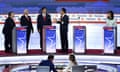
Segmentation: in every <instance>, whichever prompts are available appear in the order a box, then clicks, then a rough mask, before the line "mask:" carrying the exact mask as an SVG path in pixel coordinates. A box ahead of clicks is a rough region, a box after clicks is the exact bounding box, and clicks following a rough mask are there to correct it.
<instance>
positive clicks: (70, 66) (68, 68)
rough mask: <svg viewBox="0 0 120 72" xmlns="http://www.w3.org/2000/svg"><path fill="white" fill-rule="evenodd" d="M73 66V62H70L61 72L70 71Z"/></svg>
mask: <svg viewBox="0 0 120 72" xmlns="http://www.w3.org/2000/svg"><path fill="white" fill-rule="evenodd" d="M73 66H76V64H74V63H73V62H71V61H70V62H69V64H68V66H67V67H66V68H65V69H64V70H63V72H68V71H72V67H73Z"/></svg>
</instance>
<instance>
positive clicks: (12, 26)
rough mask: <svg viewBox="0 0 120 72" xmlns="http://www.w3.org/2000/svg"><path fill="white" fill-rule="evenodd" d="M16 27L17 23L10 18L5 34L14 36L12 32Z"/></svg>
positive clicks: (6, 24) (4, 28)
mask: <svg viewBox="0 0 120 72" xmlns="http://www.w3.org/2000/svg"><path fill="white" fill-rule="evenodd" d="M14 27H15V22H14V20H13V19H12V18H10V17H8V18H7V19H6V20H5V25H4V27H3V34H12V30H13V28H14Z"/></svg>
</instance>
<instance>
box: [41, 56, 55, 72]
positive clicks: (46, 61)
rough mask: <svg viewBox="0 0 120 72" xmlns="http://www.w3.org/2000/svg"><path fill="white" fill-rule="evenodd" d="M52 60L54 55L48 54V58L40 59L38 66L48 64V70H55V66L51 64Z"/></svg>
mask: <svg viewBox="0 0 120 72" xmlns="http://www.w3.org/2000/svg"><path fill="white" fill-rule="evenodd" d="M53 60H54V56H53V55H49V56H48V60H43V61H41V63H40V64H39V66H49V67H50V72H51V71H53V72H57V71H56V69H55V66H54V64H53Z"/></svg>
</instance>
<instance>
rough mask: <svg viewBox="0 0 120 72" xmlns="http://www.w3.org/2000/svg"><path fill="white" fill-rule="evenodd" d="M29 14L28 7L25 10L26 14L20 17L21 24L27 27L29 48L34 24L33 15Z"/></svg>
mask: <svg viewBox="0 0 120 72" xmlns="http://www.w3.org/2000/svg"><path fill="white" fill-rule="evenodd" d="M28 14H29V11H28V9H25V10H24V15H23V16H22V17H21V19H20V24H21V26H26V27H27V45H26V48H27V49H28V46H29V40H30V34H31V31H32V33H33V26H32V21H31V17H30V16H29V15H28Z"/></svg>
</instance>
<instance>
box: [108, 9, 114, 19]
mask: <svg viewBox="0 0 120 72" xmlns="http://www.w3.org/2000/svg"><path fill="white" fill-rule="evenodd" d="M107 14H110V17H107V18H108V19H110V20H113V19H114V13H113V11H108V12H107Z"/></svg>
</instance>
